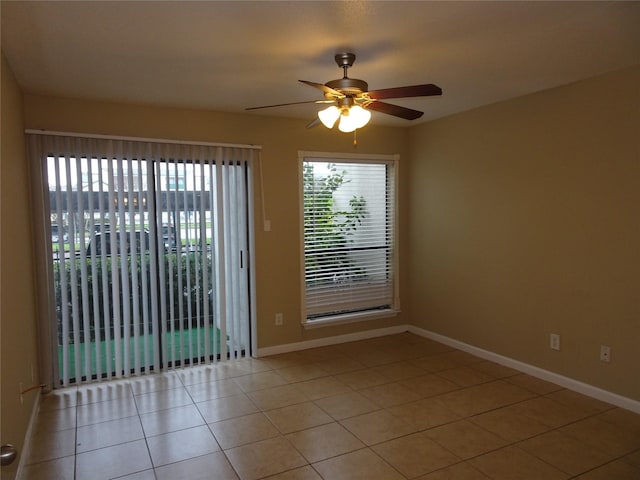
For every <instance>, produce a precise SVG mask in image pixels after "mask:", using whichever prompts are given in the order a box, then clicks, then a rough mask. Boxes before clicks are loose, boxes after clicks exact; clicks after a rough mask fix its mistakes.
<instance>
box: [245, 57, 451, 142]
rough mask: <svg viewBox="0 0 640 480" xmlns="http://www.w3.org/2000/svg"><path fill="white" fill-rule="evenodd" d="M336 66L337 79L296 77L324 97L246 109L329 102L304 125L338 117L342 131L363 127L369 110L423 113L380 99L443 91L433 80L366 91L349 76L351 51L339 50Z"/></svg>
mask: <svg viewBox="0 0 640 480" xmlns="http://www.w3.org/2000/svg"><path fill="white" fill-rule="evenodd" d="M335 61H336V63H337V64H338V67H340V68H342V69H343V72H344V75H343V77H342V78H339V79H337V80H331V81H329V82H327V83H325V84H322V83H316V82H309V81H307V80H299V82H302V83H304V84H306V85H309V86H311V87H314V88H317V89H318V90H320V91H322V93H323V94H324V100H309V101H304V102H292V103H280V104H276V105H265V106H261V107H250V108H247V109H246V110H257V109H261V108H273V107H284V106H287V105H300V104H305V103H317V104H329V107H328V108H326V109H324V110H320V111H319V112H318V118H316V119H314V120H312V121H311V122H310V123H309V124H308V125H307V128H311V127H313V126H315V125H317V124H318V123H319V122H322V123H323V124H324V125H325V126H326V127H327V128H333V126H334V125H335V123H336V122H337V121H338V119H340V122H339V124H338V128H339V130H340V131H342V132H353V131H354V130H356V129H357V128H362V127H364V126H365V125H366V124H367V123H368V122H369V119H370V118H371V112H370V110H373V111H376V112H380V113H385V114H387V115H393V116H394V117H399V118H404V119H406V120H415V119H416V118H420V117H421V116H422V115H423V112H421V111H419V110H413V109H411V108H406V107H401V106H399V105H393V104H391V103H386V102H381V101H380V100H386V99H389V98H406V97H428V96H435V95H442V89H441V88H440V87H438V86H437V85H433V84H432V83H427V84H424V85H411V86H406V87H395V88H384V89H382V90H371V91H369V85H368V84H367V82H365V81H364V80H359V79H357V78H349V77H348V76H347V70H348V69H349V67H351V66H353V63H354V62H355V61H356V55H355V54H354V53H338V54H336V56H335Z"/></svg>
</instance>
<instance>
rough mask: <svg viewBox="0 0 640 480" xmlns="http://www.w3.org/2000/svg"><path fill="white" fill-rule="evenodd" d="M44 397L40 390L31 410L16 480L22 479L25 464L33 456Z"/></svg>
mask: <svg viewBox="0 0 640 480" xmlns="http://www.w3.org/2000/svg"><path fill="white" fill-rule="evenodd" d="M41 398H42V395H41V393H40V390H38V392H37V397H36V401H35V402H33V408H32V409H31V417H30V418H29V426H28V427H27V433H26V434H25V436H24V445H23V446H22V452H20V458H19V460H18V468H17V469H16V476H15V478H16V480H20V479H21V478H22V470H23V469H24V467H25V462H26V461H27V459H28V458H29V457H30V456H31V439H32V438H33V434H34V431H35V425H36V420H37V419H38V414H39V413H40V399H41Z"/></svg>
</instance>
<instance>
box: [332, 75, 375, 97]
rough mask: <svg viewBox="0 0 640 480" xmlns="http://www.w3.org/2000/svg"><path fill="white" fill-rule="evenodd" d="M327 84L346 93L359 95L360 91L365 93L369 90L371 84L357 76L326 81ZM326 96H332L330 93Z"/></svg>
mask: <svg viewBox="0 0 640 480" xmlns="http://www.w3.org/2000/svg"><path fill="white" fill-rule="evenodd" d="M325 85H326V86H327V87H329V88H333V89H334V90H338V91H339V92H342V93H344V94H345V95H359V94H360V93H364V92H366V91H368V90H369V84H368V83H367V82H365V81H364V80H359V79H357V78H348V77H344V78H339V79H337V80H331V81H330V82H327V83H325ZM325 96H326V97H327V98H331V95H330V94H328V96H327V95H325Z"/></svg>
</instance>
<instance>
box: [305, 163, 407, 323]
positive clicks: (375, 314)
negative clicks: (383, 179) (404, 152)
mask: <svg viewBox="0 0 640 480" xmlns="http://www.w3.org/2000/svg"><path fill="white" fill-rule="evenodd" d="M312 159H313V160H322V161H325V160H326V161H335V162H336V163H361V164H372V163H377V164H380V163H384V164H387V165H389V166H390V167H391V168H392V171H393V173H392V182H393V184H392V191H391V192H390V193H391V195H392V197H391V200H392V202H393V204H392V206H391V208H392V211H393V218H392V221H391V222H390V228H391V232H392V236H393V240H392V248H391V255H390V257H391V261H390V265H389V269H390V271H391V272H392V275H393V281H392V285H393V286H392V290H393V291H392V302H391V305H390V306H389V308H386V309H369V310H362V311H358V312H348V313H338V314H328V315H325V316H322V317H315V318H312V319H309V318H308V317H307V306H306V291H307V287H306V275H305V236H304V233H305V232H304V223H305V222H304V210H305V208H304V207H305V205H304V163H305V161H308V160H312ZM399 159H400V156H399V154H359V153H342V152H315V151H299V152H298V185H299V208H300V213H299V219H300V235H299V238H300V283H301V291H300V305H301V310H300V312H301V317H300V318H301V324H302V326H303V328H305V329H312V328H318V327H323V326H331V325H337V324H345V323H354V322H362V321H368V320H375V319H379V318H390V317H394V316H396V315H397V314H398V313H399V312H400V296H399V280H400V276H399V257H400V255H399V238H398V217H399V213H398V185H399V163H400V162H399Z"/></svg>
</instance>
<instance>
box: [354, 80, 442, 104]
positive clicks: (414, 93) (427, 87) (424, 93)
mask: <svg viewBox="0 0 640 480" xmlns="http://www.w3.org/2000/svg"><path fill="white" fill-rule="evenodd" d="M367 93H368V94H369V98H373V99H376V100H383V99H385V98H406V97H430V96H434V95H442V89H441V88H440V87H438V86H437V85H434V84H433V83H426V84H424V85H411V86H407V87H395V88H383V89H382V90H371V91H370V92H367Z"/></svg>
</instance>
